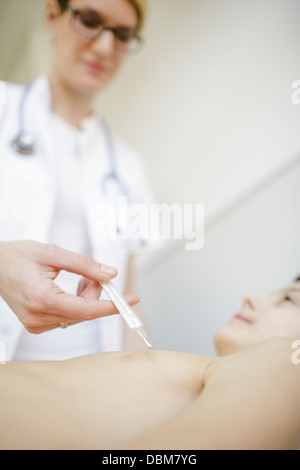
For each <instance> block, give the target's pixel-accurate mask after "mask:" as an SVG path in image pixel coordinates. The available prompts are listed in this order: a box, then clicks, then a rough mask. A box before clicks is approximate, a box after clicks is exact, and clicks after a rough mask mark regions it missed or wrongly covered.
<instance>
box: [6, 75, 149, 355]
mask: <svg viewBox="0 0 300 470" xmlns="http://www.w3.org/2000/svg"><path fill="white" fill-rule="evenodd" d="M23 91H24V87H23V86H19V85H13V84H7V87H6V104H5V105H0V240H1V241H11V240H35V241H39V242H42V243H47V242H48V234H49V227H50V223H51V219H52V215H53V210H54V203H55V190H56V181H55V170H54V168H55V165H54V163H53V162H54V161H55V158H59V156H58V155H55V154H54V150H53V143H54V142H55V136H54V135H52V133H51V126H49V115H50V100H51V96H50V89H49V84H48V80H47V78H46V77H44V76H42V77H39V78H38V80H37V81H36V82H35V83H34V86H33V88H32V90H31V91H30V93H29V95H28V99H27V102H26V106H25V110H24V111H25V112H24V114H25V115H24V120H25V123H26V129H27V130H30V131H33V133H34V135H35V137H36V153H35V155H34V156H20V155H19V154H17V153H16V152H15V151H14V150H13V149H12V146H11V142H12V141H13V139H14V138H15V136H16V135H17V134H18V132H19V130H20V129H19V110H20V101H21V97H22V94H23ZM84 139H85V142H84V146H85V151H86V153H87V154H88V160H89V161H88V164H87V165H86V169H85V171H84V173H83V175H82V178H83V187H84V192H83V206H84V212H85V217H86V221H87V227H88V233H89V237H90V243H91V248H92V256H93V257H94V258H95V259H96V260H98V261H99V262H102V263H106V264H108V265H111V266H115V267H117V269H118V271H119V276H118V277H117V278H116V281H115V282H116V285H117V287H118V288H119V289H120V290H122V289H123V287H124V283H125V277H126V266H127V261H128V257H129V255H130V254H131V253H134V252H136V251H138V250H139V249H140V248H141V243H140V241H139V240H134V241H129V240H126V239H124V240H120V239H112V240H111V239H105V240H104V239H103V238H102V237H101V238H100V237H99V229H101V217H100V212H101V211H100V212H99V208H101V205H103V204H104V203H108V202H110V201H112V199H110V197H112V196H109V194H110V192H109V191H108V193H106V194H103V193H102V191H101V189H100V188H101V181H102V180H103V178H104V177H105V175H107V173H108V172H109V170H110V163H109V156H108V148H107V144H106V141H105V138H104V134H103V132H102V130H101V126H100V124H99V121H98V119H95V121H94V125H90V126H89V129H88V131H87V132H86V133H85V135H84ZM114 143H115V146H116V149H117V169H118V174H119V176H120V178H121V180H122V182H123V183H124V184H125V185H126V187H127V188H128V189H129V192H130V199H131V202H133V203H134V202H136V203H145V204H147V205H149V204H151V203H152V202H153V196H152V192H151V190H150V188H149V185H148V182H147V179H146V176H145V172H144V169H143V165H142V163H141V161H140V159H139V158H138V156H137V155H136V154H135V153H134V152H133V151H132V150H131V149H130V148H129V147H128V146H127V145H126V144H125V143H124V142H123V141H121V140H120V139H118V138H116V137H115V138H114ZM114 197H116V194H115V196H114ZM148 243H149V241H148ZM142 249H145V247H143V248H142ZM99 325H101V338H102V340H101V343H102V346H101V350H118V349H121V348H122V341H121V336H122V335H121V333H122V326H121V325H122V322H121V319H120V317H119V316H114V317H110V318H103V319H100V320H99ZM23 328H24V327H23V325H21V323H20V322H19V320H18V319H17V317H16V316H15V315H14V314H13V313H12V311H11V310H10V309H9V307H8V306H7V304H6V303H5V302H4V301H3V299H1V298H0V341H1V342H4V343H5V347H6V358H7V361H10V360H12V358H13V355H14V351H15V349H16V347H17V344H18V341H19V338H20V335H21V332H22V329H23ZM37 359H39V358H37Z"/></svg>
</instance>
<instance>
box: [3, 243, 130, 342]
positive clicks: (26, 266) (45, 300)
mask: <svg viewBox="0 0 300 470" xmlns="http://www.w3.org/2000/svg"><path fill="white" fill-rule="evenodd" d="M61 270H64V271H69V272H72V273H75V274H78V275H80V276H83V279H82V280H81V281H80V283H79V287H78V292H77V296H76V295H70V294H66V293H65V292H64V291H62V290H61V289H60V288H59V287H58V286H57V285H56V284H55V282H54V281H55V279H56V278H57V276H58V274H59V272H60V271H61ZM116 275H117V270H116V269H114V268H111V267H109V266H105V265H102V264H99V263H97V262H96V261H94V260H93V259H92V258H89V257H87V256H84V255H80V254H77V253H72V252H70V251H66V250H63V249H61V248H59V247H57V246H55V245H45V244H41V243H37V242H31V241H15V242H0V295H1V297H2V298H3V299H4V300H5V302H6V303H7V304H8V305H9V307H10V308H11V309H12V311H13V312H14V313H15V314H16V315H17V317H18V318H19V320H20V322H21V323H23V325H24V327H25V328H26V330H27V331H29V332H30V333H34V334H40V333H43V332H45V331H49V330H52V329H54V328H58V327H59V326H60V325H61V324H66V323H67V324H68V325H73V324H76V323H80V322H83V321H89V320H94V319H96V318H100V317H105V316H109V315H115V314H117V313H118V311H117V309H116V308H115V306H114V305H113V304H112V302H110V301H108V300H101V301H99V296H100V294H101V290H102V289H101V286H100V284H99V282H101V281H108V280H110V279H112V278H114V277H115V276H116ZM126 299H127V301H128V302H129V304H130V305H135V304H136V303H138V302H139V298H138V297H136V296H134V295H132V296H131V295H130V296H127V297H126ZM0 321H1V318H0Z"/></svg>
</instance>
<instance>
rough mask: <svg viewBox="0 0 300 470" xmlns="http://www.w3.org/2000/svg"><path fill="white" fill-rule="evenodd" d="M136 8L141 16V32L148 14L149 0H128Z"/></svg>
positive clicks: (139, 30)
mask: <svg viewBox="0 0 300 470" xmlns="http://www.w3.org/2000/svg"><path fill="white" fill-rule="evenodd" d="M128 1H129V2H130V3H131V4H132V5H133V6H134V7H135V9H136V11H137V14H138V17H139V24H138V32H139V33H140V32H141V30H142V29H143V26H144V24H145V19H146V14H147V0H128Z"/></svg>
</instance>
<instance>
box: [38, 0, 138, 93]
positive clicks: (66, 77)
mask: <svg viewBox="0 0 300 470" xmlns="http://www.w3.org/2000/svg"><path fill="white" fill-rule="evenodd" d="M67 7H68V10H66V11H63V12H62V11H61V8H60V7H59V4H58V1H57V0H49V1H48V6H47V21H48V26H49V28H50V29H51V31H53V35H54V57H53V69H52V73H53V74H54V75H55V77H56V79H59V80H61V81H63V82H64V84H65V85H68V86H69V87H71V88H72V89H73V90H75V91H76V92H78V93H79V94H81V95H86V96H87V97H89V98H90V97H92V96H93V95H94V94H95V93H96V92H98V91H99V90H101V89H102V88H103V87H105V86H106V85H107V84H108V83H109V82H110V81H111V80H112V78H113V77H114V76H115V74H116V73H117V71H118V70H119V68H120V66H121V65H122V63H123V61H124V59H125V58H126V56H127V54H126V52H127V51H126V43H124V44H123V50H122V41H120V42H119V47H116V40H115V36H114V33H113V32H112V31H110V30H106V29H105V30H103V31H102V33H101V34H100V35H99V36H98V37H97V38H95V39H91V38H89V37H87V36H88V34H87V35H86V34H85V33H86V32H87V33H89V32H90V31H93V28H95V27H97V25H99V22H102V23H103V24H104V25H105V26H106V27H110V28H114V29H117V31H119V32H120V33H122V34H123V35H125V37H126V35H127V37H128V35H131V34H134V33H135V32H136V29H137V26H138V14H137V12H136V10H135V8H134V6H133V5H132V4H131V3H130V2H129V1H128V0H70V1H69V2H68V3H67ZM95 25H96V26H95ZM121 39H123V37H122V38H121ZM120 45H121V47H120Z"/></svg>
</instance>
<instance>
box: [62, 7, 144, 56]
mask: <svg viewBox="0 0 300 470" xmlns="http://www.w3.org/2000/svg"><path fill="white" fill-rule="evenodd" d="M62 9H63V11H67V12H69V13H70V14H71V22H70V26H71V29H72V30H73V31H74V32H75V33H77V34H79V35H80V36H81V37H83V38H85V39H88V40H94V39H96V38H97V37H99V36H100V35H101V34H102V33H103V32H104V31H111V32H112V33H113V35H114V49H115V50H116V51H118V52H121V53H124V54H127V53H132V52H137V51H138V50H139V49H140V47H141V45H142V43H143V40H142V38H141V37H140V36H139V35H137V34H136V33H135V32H132V30H130V29H128V28H126V27H119V28H112V27H110V26H108V25H107V24H105V22H104V21H103V20H102V19H101V18H100V17H99V16H98V15H97V14H96V13H94V12H92V11H82V10H77V9H75V8H72V7H70V6H68V5H66V6H65V7H63V8H62Z"/></svg>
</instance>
